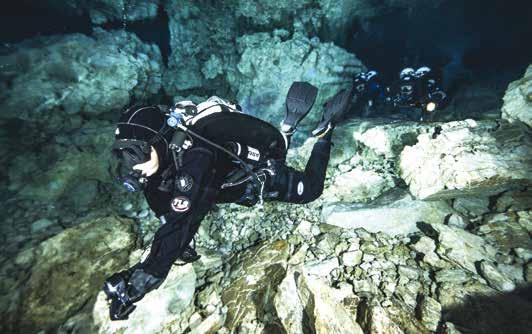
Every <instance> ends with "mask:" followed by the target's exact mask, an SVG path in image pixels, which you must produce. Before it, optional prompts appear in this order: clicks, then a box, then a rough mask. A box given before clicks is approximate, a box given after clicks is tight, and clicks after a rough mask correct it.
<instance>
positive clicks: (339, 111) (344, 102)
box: [312, 87, 353, 138]
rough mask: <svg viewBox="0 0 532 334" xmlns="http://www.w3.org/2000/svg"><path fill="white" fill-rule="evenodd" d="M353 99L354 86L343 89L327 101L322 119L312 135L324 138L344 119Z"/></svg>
mask: <svg viewBox="0 0 532 334" xmlns="http://www.w3.org/2000/svg"><path fill="white" fill-rule="evenodd" d="M352 99H353V88H352V87H349V88H348V89H342V90H341V91H339V92H338V93H336V95H335V96H333V97H332V98H330V99H329V100H328V101H327V102H325V104H324V106H323V115H322V117H321V121H320V123H319V124H318V126H317V127H316V129H314V131H312V135H314V136H316V137H318V138H322V137H324V136H325V135H326V134H327V133H330V131H331V130H332V129H333V128H334V126H335V125H336V123H337V122H338V121H340V120H341V119H342V116H343V115H344V113H345V112H346V111H347V109H348V108H349V104H350V103H351V100H352Z"/></svg>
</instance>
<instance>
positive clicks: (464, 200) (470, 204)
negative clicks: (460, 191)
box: [453, 197, 490, 217]
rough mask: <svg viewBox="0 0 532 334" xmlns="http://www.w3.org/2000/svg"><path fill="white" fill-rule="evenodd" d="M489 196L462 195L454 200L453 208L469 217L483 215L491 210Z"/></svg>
mask: <svg viewBox="0 0 532 334" xmlns="http://www.w3.org/2000/svg"><path fill="white" fill-rule="evenodd" d="M489 205H490V200H489V198H488V197H461V198H457V199H455V200H454V202H453V208H454V209H455V210H456V211H458V212H460V213H461V214H463V215H465V216H469V217H477V216H482V215H483V214H485V213H487V212H489V211H490V209H489Z"/></svg>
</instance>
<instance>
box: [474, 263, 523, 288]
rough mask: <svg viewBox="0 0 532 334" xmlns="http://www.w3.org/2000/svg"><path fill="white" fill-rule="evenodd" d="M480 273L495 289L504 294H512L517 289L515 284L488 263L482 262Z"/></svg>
mask: <svg viewBox="0 0 532 334" xmlns="http://www.w3.org/2000/svg"><path fill="white" fill-rule="evenodd" d="M480 273H481V274H482V276H483V277H484V278H485V279H486V280H487V281H488V284H489V285H490V286H491V287H492V288H494V289H497V290H499V291H503V292H510V291H512V290H513V289H515V284H514V283H513V282H512V281H511V280H510V279H509V278H507V277H505V276H503V274H502V273H501V272H500V271H499V270H498V269H497V268H496V267H495V266H494V265H492V264H491V263H489V262H487V261H482V262H480Z"/></svg>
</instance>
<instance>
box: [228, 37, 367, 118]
mask: <svg viewBox="0 0 532 334" xmlns="http://www.w3.org/2000/svg"><path fill="white" fill-rule="evenodd" d="M237 43H238V52H239V54H241V56H240V60H239V62H238V64H237V70H238V71H237V72H235V73H230V75H228V78H227V79H228V81H229V83H230V85H231V88H232V89H233V90H234V91H235V92H238V94H237V100H238V101H239V102H240V104H241V105H242V107H243V109H244V110H245V111H246V112H249V113H251V114H253V115H256V116H258V117H260V118H262V119H265V120H267V121H270V122H272V123H273V124H279V123H280V121H281V120H282V118H283V117H284V102H285V97H286V93H287V92H288V89H289V87H290V85H291V84H292V82H293V81H307V82H309V83H311V84H313V85H314V86H316V87H318V88H319V89H320V90H319V93H318V98H317V100H316V103H315V106H316V107H318V108H315V110H314V112H311V113H310V114H309V115H308V116H307V117H306V118H305V119H304V120H303V123H302V124H312V125H315V123H316V122H317V120H319V117H321V110H319V109H320V108H319V106H321V105H322V104H323V103H324V102H325V100H326V99H327V98H329V97H331V96H332V95H333V94H335V93H336V92H337V91H338V90H339V89H340V88H342V87H345V86H347V85H349V83H350V82H351V77H352V75H353V74H354V73H357V72H359V71H361V70H363V69H364V66H363V65H362V63H361V62H360V61H359V60H358V59H357V58H356V57H355V56H354V55H353V54H351V53H349V52H347V51H346V50H344V49H342V48H340V47H338V46H336V45H334V44H333V43H324V42H321V41H320V40H319V39H318V38H312V39H309V38H308V37H306V36H305V35H303V34H301V33H297V32H296V33H293V34H290V33H289V32H288V31H287V30H275V31H274V32H273V33H255V34H250V35H244V36H242V37H239V38H238V39H237Z"/></svg>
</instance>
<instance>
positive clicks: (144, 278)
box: [103, 266, 164, 320]
mask: <svg viewBox="0 0 532 334" xmlns="http://www.w3.org/2000/svg"><path fill="white" fill-rule="evenodd" d="M163 280H164V278H159V277H155V276H153V275H151V274H149V273H147V272H145V271H144V270H143V269H140V268H137V266H135V267H133V268H131V269H129V270H126V271H122V272H119V273H117V274H114V275H113V276H111V277H109V278H108V279H106V280H105V284H104V287H103V291H104V292H105V294H106V295H107V299H108V300H110V305H109V316H110V318H111V320H125V319H127V318H128V317H129V315H130V314H131V312H133V311H134V310H135V307H136V306H135V305H134V304H133V303H136V302H138V301H139V300H141V299H142V298H143V297H144V295H146V293H148V292H150V291H152V290H154V289H157V288H158V287H159V286H160V285H161V284H162V282H163Z"/></svg>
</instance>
